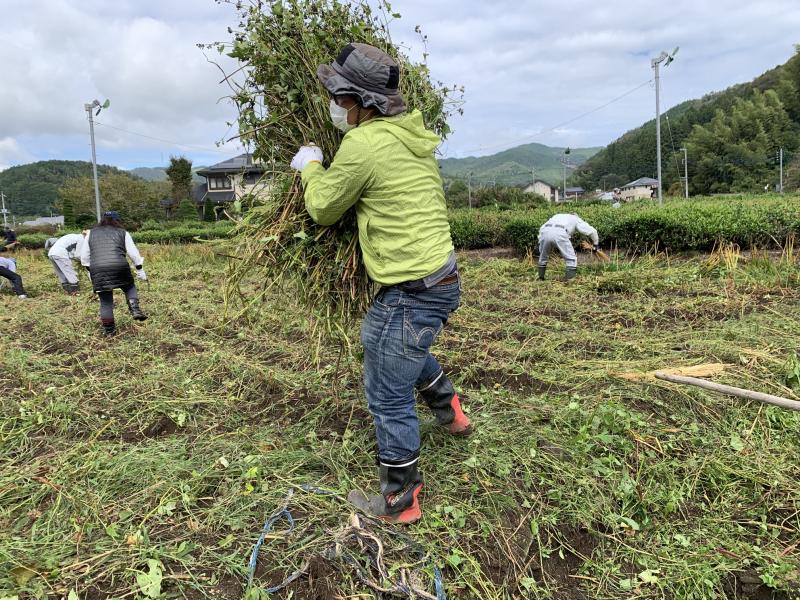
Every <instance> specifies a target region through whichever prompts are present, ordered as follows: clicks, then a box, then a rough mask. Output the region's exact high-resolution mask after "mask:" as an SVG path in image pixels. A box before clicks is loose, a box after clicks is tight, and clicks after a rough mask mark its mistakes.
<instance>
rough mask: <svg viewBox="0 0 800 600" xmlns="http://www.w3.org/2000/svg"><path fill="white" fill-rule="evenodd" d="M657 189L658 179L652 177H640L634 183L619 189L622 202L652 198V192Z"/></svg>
mask: <svg viewBox="0 0 800 600" xmlns="http://www.w3.org/2000/svg"><path fill="white" fill-rule="evenodd" d="M657 189H658V179H653V178H652V177H640V178H639V179H637V180H636V181H631V182H630V183H629V184H627V185H624V186H622V188H620V194H621V195H622V199H623V200H641V199H646V198H652V197H653V195H654V194H653V192H654V191H655V190H657Z"/></svg>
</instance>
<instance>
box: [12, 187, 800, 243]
mask: <svg viewBox="0 0 800 600" xmlns="http://www.w3.org/2000/svg"><path fill="white" fill-rule="evenodd" d="M566 211H571V212H577V213H578V214H579V215H580V216H581V217H582V218H583V219H585V220H586V221H588V222H589V223H590V224H591V225H593V226H594V227H596V228H597V230H598V232H599V234H600V242H601V245H603V246H604V247H609V246H611V245H615V246H618V247H620V248H626V249H629V250H632V251H635V252H642V251H646V250H649V249H651V248H653V247H656V246H657V247H658V248H660V249H666V250H670V251H673V252H674V251H683V250H699V251H706V250H710V249H712V248H713V247H714V245H715V244H717V243H718V242H720V241H726V242H733V243H735V244H739V245H740V246H741V247H742V248H750V247H753V246H758V247H776V246H782V245H784V244H785V243H786V241H787V239H789V237H791V236H795V235H799V234H800V196H786V197H782V196H760V197H733V198H698V199H689V200H670V201H668V202H666V204H665V205H664V206H663V207H658V206H656V205H654V204H653V203H652V202H639V203H633V204H626V205H624V206H622V207H620V208H613V207H611V206H608V205H590V206H582V205H580V204H568V205H561V206H550V207H544V208H531V209H527V210H508V211H503V210H494V209H486V208H484V209H472V210H470V209H456V210H453V211H451V212H450V231H451V233H452V235H453V242H454V243H455V246H456V248H459V249H476V248H488V247H492V246H513V247H515V248H517V249H519V250H523V251H524V250H526V249H527V248H532V247H535V246H536V245H537V242H538V236H539V228H540V227H541V225H542V224H543V223H544V222H545V221H547V219H549V218H550V217H551V216H552V215H553V214H556V213H558V212H566ZM232 228H233V224H232V223H230V222H221V223H215V224H209V225H204V226H200V225H199V224H194V223H190V224H183V225H179V226H177V227H172V228H169V229H163V230H161V229H143V230H140V231H136V232H134V233H132V236H133V239H134V241H136V242H141V243H146V244H164V243H186V242H192V241H194V239H195V238H201V239H216V238H224V237H227V236H228V235H229V234H230V232H231V230H232ZM48 237H49V236H48V235H47V234H43V233H32V234H20V235H19V241H20V242H21V244H22V245H23V246H25V247H27V248H42V247H43V246H44V243H45V241H46V240H47V238H48Z"/></svg>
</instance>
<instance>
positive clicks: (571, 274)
mask: <svg viewBox="0 0 800 600" xmlns="http://www.w3.org/2000/svg"><path fill="white" fill-rule="evenodd" d="M577 274H578V267H567V270H566V276H567V281H569V280H570V279H575V276H576V275H577Z"/></svg>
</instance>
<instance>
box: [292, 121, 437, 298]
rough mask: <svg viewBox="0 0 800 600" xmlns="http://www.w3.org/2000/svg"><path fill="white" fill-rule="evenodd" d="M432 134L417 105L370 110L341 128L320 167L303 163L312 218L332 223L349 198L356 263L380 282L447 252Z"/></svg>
mask: <svg viewBox="0 0 800 600" xmlns="http://www.w3.org/2000/svg"><path fill="white" fill-rule="evenodd" d="M440 141H441V140H440V139H439V137H438V136H437V135H436V134H434V133H432V132H430V131H428V130H427V129H425V125H424V123H423V121H422V113H420V112H419V111H417V110H415V111H413V112H411V113H403V114H400V115H397V116H394V117H377V118H374V119H370V120H369V121H366V122H365V123H363V124H361V125H360V126H359V127H356V128H355V129H351V130H350V131H348V132H347V134H346V135H345V136H344V139H343V140H342V145H341V146H340V147H339V150H338V152H336V156H335V157H334V158H333V162H332V163H331V166H330V167H329V168H328V169H327V170H326V169H325V168H324V167H323V166H322V165H320V164H319V163H311V164H309V165H307V166H306V167H305V168H304V169H303V172H302V179H303V184H304V185H305V202H306V209H307V210H308V214H309V215H311V218H312V219H314V221H316V222H317V223H319V224H320V225H332V224H333V223H335V222H336V221H337V220H339V218H341V216H342V215H343V214H344V213H345V211H347V209H348V208H350V207H351V206H353V205H355V207H356V218H357V220H358V241H359V244H360V245H361V252H362V254H363V256H364V265H365V266H366V269H367V273H368V274H369V276H370V278H371V279H372V280H373V281H375V282H377V283H379V284H381V285H394V284H397V283H402V282H404V281H412V280H415V279H421V278H423V277H427V276H428V275H431V274H432V273H434V272H436V270H437V269H439V268H441V267H442V266H444V264H445V263H446V262H447V260H448V258H449V256H450V253H451V252H453V241H452V239H451V238H450V224H449V222H448V220H447V208H446V205H445V200H444V191H443V189H442V180H441V177H440V176H439V165H438V163H437V161H436V158H435V157H434V155H433V152H434V150H435V149H436V147H437V146H438V145H439V142H440Z"/></svg>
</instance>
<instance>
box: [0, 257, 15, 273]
mask: <svg viewBox="0 0 800 600" xmlns="http://www.w3.org/2000/svg"><path fill="white" fill-rule="evenodd" d="M0 267H5V268H6V269H8V270H9V271H11V272H12V273H16V272H17V261H15V260H14V259H13V258H5V257H3V256H0Z"/></svg>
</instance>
